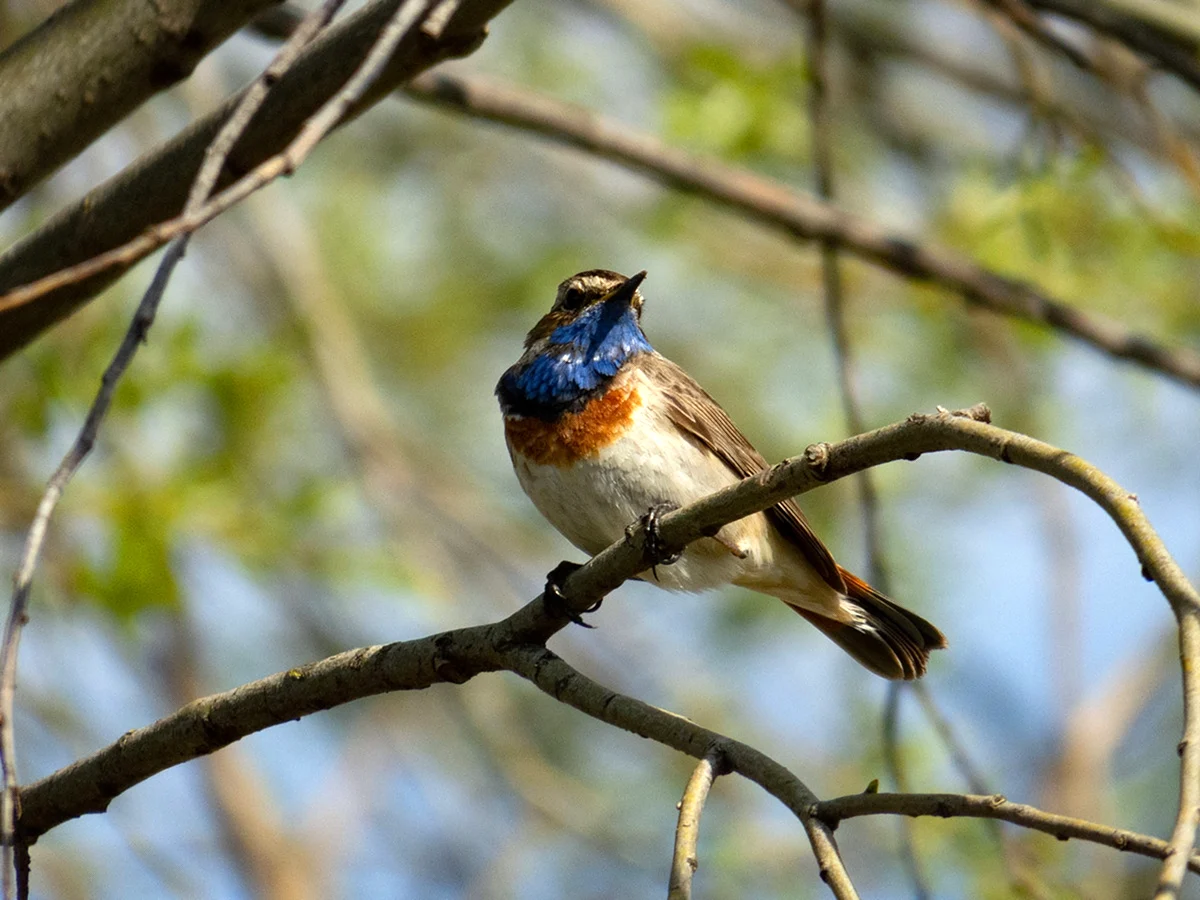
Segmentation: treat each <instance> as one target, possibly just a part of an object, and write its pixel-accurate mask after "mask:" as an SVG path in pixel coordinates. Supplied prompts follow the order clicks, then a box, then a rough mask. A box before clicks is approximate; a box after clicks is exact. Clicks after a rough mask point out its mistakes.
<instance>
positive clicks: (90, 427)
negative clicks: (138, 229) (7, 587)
mask: <svg viewBox="0 0 1200 900" xmlns="http://www.w3.org/2000/svg"><path fill="white" fill-rule="evenodd" d="M343 2H344V0H326V2H325V3H324V4H323V5H322V6H321V7H319V8H318V9H316V10H314V11H313V12H312V13H310V14H309V15H308V16H306V17H305V19H304V21H303V22H302V23H301V25H300V27H298V28H297V29H296V32H295V34H293V35H292V37H291V38H290V39H289V40H288V42H287V43H286V44H284V46H283V47H282V48H280V50H279V52H278V53H277V54H276V56H275V58H274V59H273V60H272V61H271V64H270V65H269V66H268V67H267V68H266V70H264V72H263V73H262V74H261V75H260V76H259V77H258V78H257V79H256V80H255V82H254V84H253V85H251V87H250V88H249V89H248V90H247V91H246V92H245V93H244V94H243V95H242V99H241V101H240V102H239V104H238V105H237V107H236V108H235V109H234V110H233V112H232V113H231V114H230V116H229V119H228V120H227V121H226V122H225V124H224V125H223V126H222V128H221V130H220V131H219V132H218V133H217V135H216V137H215V138H214V139H213V141H212V143H211V144H210V145H209V147H208V149H207V151H206V152H205V155H204V162H203V164H202V165H201V167H200V171H199V173H198V174H197V175H196V180H195V182H194V183H193V185H192V189H191V191H190V192H189V195H188V199H187V203H186V204H185V206H184V213H185V215H187V214H189V213H193V212H194V211H195V210H196V209H197V208H198V207H200V206H201V205H202V204H203V203H204V201H205V199H206V198H207V197H208V195H209V194H210V193H211V192H212V190H213V187H214V186H215V185H216V183H217V178H218V177H219V176H220V173H221V169H222V168H223V167H224V165H225V160H226V159H227V158H228V156H229V152H230V151H231V150H232V149H233V146H234V144H236V143H237V140H238V138H239V137H240V136H241V135H242V132H244V131H245V129H246V126H247V125H248V124H249V122H250V120H251V119H252V118H253V117H254V114H255V113H256V112H257V111H258V109H259V107H260V106H261V105H262V103H263V101H264V100H265V99H266V96H267V93H268V92H269V91H270V89H271V86H272V85H273V84H274V83H275V82H276V81H278V79H279V77H280V76H281V75H282V74H283V73H284V72H286V71H287V70H288V68H290V67H291V65H292V64H293V63H294V62H295V60H296V58H297V57H298V56H299V55H300V51H301V50H303V49H304V47H305V46H306V45H307V44H309V43H310V42H311V41H312V39H313V38H314V37H315V36H316V35H317V33H318V32H319V31H320V30H321V29H322V28H324V27H325V25H326V24H327V23H328V22H329V20H330V19H331V18H332V17H333V15H334V13H335V12H336V11H337V9H338V7H340V6H341V5H342V3H343ZM187 242H188V234H186V233H185V234H183V235H181V236H180V237H179V238H178V239H176V240H175V242H174V243H172V245H171V246H170V247H169V248H168V249H167V252H166V254H165V255H164V256H163V259H162V261H161V262H160V263H159V267H158V269H157V270H156V271H155V273H154V278H153V279H152V280H151V282H150V286H149V288H147V290H146V293H145V294H144V295H143V297H142V300H141V302H140V303H139V304H138V308H137V311H136V312H135V313H134V316H133V321H132V322H131V323H130V326H129V328H128V330H127V331H126V332H125V337H124V338H123V339H122V341H121V344H120V346H119V347H118V348H117V351H116V353H115V354H114V356H113V358H112V361H111V362H110V363H109V364H108V367H107V368H106V369H105V370H104V375H103V376H102V377H101V380H100V390H99V391H98V392H97V394H96V397H95V399H94V400H93V401H92V406H91V408H90V409H89V410H88V415H87V418H86V419H85V421H84V424H83V427H82V428H81V429H80V432H79V435H78V437H77V438H76V439H75V443H74V444H73V445H72V447H71V449H70V450H69V451H68V452H67V454H66V456H65V457H63V460H62V462H60V463H59V466H58V468H57V469H56V470H55V472H54V475H53V476H51V478H50V481H49V484H48V485H47V486H46V491H45V493H44V494H43V495H42V499H41V502H40V503H39V504H38V508H37V513H36V514H35V516H34V520H33V523H32V524H31V525H30V527H29V533H28V536H27V538H26V541H25V548H24V550H23V552H22V554H21V561H20V564H19V566H18V569H17V573H16V576H15V578H14V583H13V595H12V601H11V605H10V607H9V614H8V620H7V622H6V624H5V629H4V639H3V644H2V645H0V773H2V776H3V797H2V803H0V842H2V843H3V845H4V848H5V856H4V859H3V862H2V866H3V893H4V896H5V897H10V896H12V882H11V877H12V872H13V866H12V860H11V856H10V854H11V849H12V847H13V838H14V834H15V828H16V817H17V814H18V813H17V810H18V806H17V804H18V799H17V772H16V747H15V741H14V732H13V721H12V716H13V701H14V695H15V692H16V673H17V651H18V647H19V644H20V637H21V629H22V628H23V627H24V625H25V623H26V622H27V621H28V613H27V609H28V605H29V591H30V587H31V585H32V583H33V574H34V571H35V570H36V568H37V564H38V559H39V558H40V556H41V551H42V547H43V545H44V543H45V538H46V532H47V530H48V527H49V524H50V517H51V516H52V515H53V513H54V509H55V507H56V506H57V505H58V501H59V499H60V498H61V497H62V494H63V491H64V490H65V489H66V486H67V484H68V483H69V482H70V480H71V478H72V477H73V476H74V474H75V472H76V471H78V469H79V467H80V465H82V464H83V461H84V459H85V458H86V457H87V455H88V453H89V452H91V449H92V446H93V445H94V444H95V441H96V438H97V436H98V435H99V432H100V426H101V424H102V423H103V421H104V417H105V415H106V414H107V413H108V408H109V405H110V404H111V403H112V398H113V394H114V393H115V391H116V387H117V384H118V383H119V381H120V379H121V376H122V375H123V374H124V372H125V370H126V369H127V368H128V366H129V364H130V362H131V361H132V360H133V357H134V354H136V353H137V350H138V347H140V346H141V345H142V344H143V343H144V342H145V340H146V335H147V333H148V332H149V330H150V327H151V325H152V324H153V323H154V317H155V314H156V313H157V311H158V305H159V303H160V302H161V301H162V297H163V293H164V292H165V290H166V287H167V283H168V282H169V281H170V278H171V273H172V272H173V271H174V268H175V266H176V265H177V264H178V262H179V260H180V259H182V258H183V254H184V252H185V251H186V249H187Z"/></svg>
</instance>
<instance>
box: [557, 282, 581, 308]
mask: <svg viewBox="0 0 1200 900" xmlns="http://www.w3.org/2000/svg"><path fill="white" fill-rule="evenodd" d="M583 300H584V295H583V291H581V290H580V289H579V288H577V287H569V288H567V289H566V291H565V292H564V293H563V298H562V306H563V309H568V310H572V311H574V310H576V309H580V308H581V307H582V306H583Z"/></svg>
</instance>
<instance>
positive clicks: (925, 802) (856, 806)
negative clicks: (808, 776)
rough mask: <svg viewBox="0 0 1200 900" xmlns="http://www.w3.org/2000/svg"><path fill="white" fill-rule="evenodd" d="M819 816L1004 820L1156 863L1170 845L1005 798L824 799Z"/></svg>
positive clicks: (1193, 864) (1191, 864) (1193, 865)
mask: <svg viewBox="0 0 1200 900" xmlns="http://www.w3.org/2000/svg"><path fill="white" fill-rule="evenodd" d="M816 815H817V817H818V818H820V819H824V820H825V821H826V822H827V823H829V825H830V826H831V827H833V828H836V827H837V826H838V824H839V823H840V822H843V821H845V820H846V819H853V818H855V817H857V816H878V815H895V816H936V817H938V818H942V819H951V818H960V817H967V818H975V819H998V820H1000V821H1003V822H1011V823H1012V824H1014V825H1020V826H1021V827H1023V828H1029V829H1032V830H1033V831H1041V832H1044V833H1045V834H1049V835H1051V836H1053V837H1055V838H1057V839H1058V840H1060V841H1065V840H1069V839H1070V838H1077V839H1079V840H1083V841H1091V842H1092V843H1093V844H1101V845H1103V846H1105V847H1112V848H1113V849H1115V850H1124V851H1127V852H1129V853H1137V854H1140V855H1142V856H1149V857H1152V858H1154V859H1165V858H1166V856H1167V842H1166V841H1163V840H1159V839H1158V838H1155V837H1149V836H1147V835H1144V834H1137V833H1136V832H1133V831H1126V830H1125V829H1123V828H1113V827H1111V826H1109V825H1098V824H1096V823H1095V822H1088V821H1085V820H1083V819H1076V818H1072V817H1071V816H1061V815H1058V814H1057V813H1051V812H1045V811H1044V810H1040V809H1038V808H1037V807H1034V806H1028V805H1026V804H1024V803H1010V802H1009V801H1008V800H1006V799H1005V798H1004V797H1002V796H1000V795H999V794H991V795H984V794H850V795H848V796H845V797H836V798H834V799H832V800H822V801H821V802H820V803H818V804H817V809H816ZM1184 864H1185V865H1186V867H1187V868H1189V869H1191V870H1192V871H1193V872H1200V856H1192V857H1191V858H1190V859H1189V858H1188V857H1187V856H1186V855H1185V857H1184Z"/></svg>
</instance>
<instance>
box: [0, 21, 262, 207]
mask: <svg viewBox="0 0 1200 900" xmlns="http://www.w3.org/2000/svg"><path fill="white" fill-rule="evenodd" d="M278 2H279V0H233V2H231V0H157V2H155V3H146V2H145V0H110V2H103V3H97V2H85V0H74V2H71V3H68V4H66V5H65V6H64V7H62V8H61V9H59V10H57V11H56V12H55V14H54V15H52V16H50V17H49V18H48V19H46V20H45V21H44V22H42V24H41V25H39V26H38V27H37V28H35V29H34V30H33V31H31V32H30V33H29V34H27V35H25V36H24V37H22V38H21V39H20V40H18V41H17V42H16V43H14V44H12V45H11V46H10V47H8V48H7V49H5V50H4V52H3V53H0V98H3V101H2V102H0V210H3V209H5V208H6V207H8V206H9V204H11V203H12V202H13V201H15V200H16V199H17V198H18V197H20V196H22V195H23V194H24V193H25V192H26V191H28V190H29V188H30V187H32V186H33V185H34V184H35V183H36V182H38V181H39V180H40V179H42V178H44V177H45V176H46V175H48V174H49V173H50V172H52V171H54V170H55V169H57V168H58V167H59V166H60V165H62V164H63V163H65V162H66V161H67V160H69V159H71V158H72V157H73V156H75V155H76V154H77V153H79V152H80V151H81V150H83V148H85V147H86V146H87V145H88V144H90V143H91V142H92V141H94V140H95V139H96V138H97V137H99V136H100V135H101V134H103V133H104V132H105V131H107V130H108V129H109V128H111V127H112V126H113V125H115V124H116V123H117V122H119V121H120V120H121V119H123V118H124V117H125V116H126V115H128V114H129V113H130V112H132V111H133V110H134V109H136V108H137V107H138V106H139V105H141V103H142V102H144V101H145V100H146V99H147V98H149V97H151V96H153V95H154V94H156V93H157V92H159V91H162V90H165V89H166V88H168V87H170V86H171V85H173V84H175V83H176V82H178V81H181V80H183V79H184V78H186V77H187V76H188V75H190V74H191V71H192V69H193V68H194V67H195V65H196V63H198V62H199V61H200V60H201V59H202V58H203V57H204V56H205V55H206V54H208V53H209V52H210V51H211V50H213V49H214V48H215V47H217V46H218V45H219V44H220V43H221V42H222V41H224V40H225V39H226V38H227V37H229V35H231V34H233V33H234V32H235V31H237V30H238V29H239V28H241V27H242V26H243V25H245V24H246V23H247V22H249V21H250V20H251V19H252V18H254V16H255V15H257V14H258V13H259V12H261V11H262V10H263V9H266V8H268V7H270V6H272V5H273V4H275V3H278Z"/></svg>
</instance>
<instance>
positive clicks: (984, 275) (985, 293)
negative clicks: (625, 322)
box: [0, 73, 1200, 387]
mask: <svg viewBox="0 0 1200 900" xmlns="http://www.w3.org/2000/svg"><path fill="white" fill-rule="evenodd" d="M405 90H406V92H407V93H408V94H409V95H410V96H412V97H414V98H415V99H418V100H422V101H427V102H431V103H436V104H438V105H440V106H444V107H447V108H449V109H453V110H455V111H457V112H460V113H464V114H466V115H469V116H472V117H475V118H479V119H486V120H488V121H492V122H498V123H500V124H503V125H509V126H511V127H514V128H518V129H521V130H523V131H529V132H532V133H534V134H538V135H541V136H542V137H546V138H549V139H551V140H554V141H558V142H560V143H563V144H567V145H569V146H572V147H575V148H577V149H581V150H584V151H586V152H588V153H592V154H594V155H596V156H599V157H601V158H604V159H609V160H612V161H614V162H617V163H620V164H621V165H624V166H627V167H629V168H631V169H633V170H635V171H639V172H641V173H643V174H644V175H647V176H649V177H650V178H653V179H655V180H656V181H660V182H662V183H663V184H665V185H667V186H669V187H673V188H676V189H678V190H681V191H685V192H688V193H693V194H697V195H699V196H702V197H704V198H705V199H707V200H712V201H715V202H717V203H720V204H722V205H725V206H728V207H730V208H732V209H735V210H737V211H739V212H741V213H743V214H745V215H746V216H747V217H748V218H750V219H754V220H757V221H759V222H761V223H762V224H764V225H767V226H769V227H772V228H777V229H780V230H782V231H784V232H786V233H787V234H790V235H792V236H794V237H797V238H800V239H802V240H817V241H827V242H832V243H834V244H836V245H838V246H840V247H842V248H844V249H845V250H848V251H850V252H852V253H855V254H857V255H858V256H860V257H862V258H863V259H866V260H868V261H870V262H873V263H876V264H878V265H881V266H883V267H885V268H887V269H891V270H892V271H894V272H897V273H899V274H900V275H902V276H905V277H908V278H913V279H916V280H920V281H928V282H931V283H933V284H936V285H939V286H941V287H945V288H948V289H950V290H953V291H956V292H958V293H959V294H961V295H962V297H963V299H964V300H966V301H967V302H968V303H971V304H972V305H975V306H980V307H982V308H984V309H987V310H989V311H991V312H994V313H998V314H1000V315H1004V316H1009V317H1011V318H1014V319H1021V320H1024V321H1028V322H1033V323H1035V324H1038V325H1043V326H1046V327H1049V328H1052V329H1054V330H1056V331H1059V332H1061V333H1063V334H1065V335H1067V336H1069V337H1072V338H1075V339H1076V340H1079V341H1081V342H1082V343H1084V344H1087V345H1089V346H1091V347H1092V348H1093V349H1096V350H1099V351H1100V352H1102V353H1105V354H1107V355H1108V356H1111V357H1114V358H1116V359H1122V360H1128V361H1130V362H1134V363H1137V364H1139V365H1142V366H1145V367H1146V368H1148V369H1152V370H1155V371H1157V372H1159V373H1161V374H1163V375H1166V376H1168V377H1170V378H1174V379H1175V380H1177V381H1180V382H1182V383H1184V384H1187V385H1189V386H1191V387H1200V353H1197V352H1196V351H1194V350H1191V349H1188V348H1185V347H1174V348H1173V347H1169V346H1167V345H1165V344H1163V343H1161V342H1159V341H1157V340H1155V339H1153V338H1151V337H1149V336H1146V335H1142V334H1138V333H1136V332H1133V331H1130V330H1129V329H1128V328H1126V327H1125V326H1124V325H1123V324H1121V323H1119V322H1116V321H1114V320H1112V319H1108V318H1106V317H1102V316H1099V315H1096V314H1093V313H1088V312H1085V311H1083V310H1081V309H1078V308H1076V307H1074V306H1072V305H1070V304H1068V303H1065V302H1063V301H1061V300H1058V299H1056V298H1054V297H1051V296H1050V295H1049V294H1046V293H1044V292H1042V291H1040V290H1038V289H1037V288H1036V287H1035V286H1033V285H1030V284H1027V283H1025V282H1023V281H1020V280H1017V279H1015V278H1010V277H1007V276H1005V275H1001V274H999V273H997V272H995V271H992V270H991V269H987V268H984V267H983V266H981V265H979V264H978V263H976V262H974V261H973V260H971V259H969V258H967V257H965V256H962V255H961V254H959V253H956V252H955V251H953V250H950V249H949V248H946V247H942V246H939V245H937V244H932V243H920V242H918V241H916V240H914V239H912V238H909V237H905V236H903V235H899V234H895V233H892V232H890V231H888V230H887V229H885V228H883V227H882V226H880V225H878V224H876V223H874V222H872V221H870V220H868V219H864V218H861V217H859V216H856V215H854V214H853V213H849V212H847V211H845V210H843V209H839V208H838V207H835V206H831V205H829V204H825V203H822V202H820V201H819V200H816V199H814V198H812V197H809V196H807V195H804V194H801V193H797V192H795V191H792V190H790V189H789V188H787V187H785V186H784V185H781V184H779V183H777V182H774V181H771V180H770V179H767V178H764V177H762V176H760V175H756V174H754V173H752V172H749V171H747V170H745V169H738V168H734V167H731V166H728V165H725V164H724V163H720V162H717V161H715V160H712V159H705V158H703V157H699V156H694V155H692V154H689V153H686V152H684V151H682V150H678V149H676V148H674V147H669V146H667V145H665V144H663V143H661V142H660V141H658V140H657V139H656V138H654V137H652V136H650V135H648V134H644V133H639V132H637V131H635V130H633V129H631V128H629V127H628V126H626V125H624V124H619V123H617V122H614V121H612V120H610V119H606V118H604V117H602V116H599V115H597V114H595V113H592V112H591V111H589V110H586V109H583V108H581V107H578V106H574V105H571V104H568V103H563V102H560V101H558V100H553V99H551V98H549V97H545V96H543V95H540V94H533V93H531V92H529V91H525V90H521V89H518V88H514V87H510V86H505V85H501V84H498V83H496V82H493V81H490V80H488V79H484V78H479V77H474V76H472V77H464V76H460V75H453V76H452V75H447V74H443V73H438V74H436V75H432V74H431V75H425V76H422V77H420V78H417V79H414V80H413V81H412V82H411V83H410V84H409V85H408V87H407V88H406V89H405ZM0 262H2V261H0ZM0 302H2V299H0Z"/></svg>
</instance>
